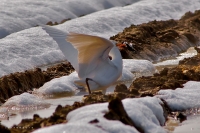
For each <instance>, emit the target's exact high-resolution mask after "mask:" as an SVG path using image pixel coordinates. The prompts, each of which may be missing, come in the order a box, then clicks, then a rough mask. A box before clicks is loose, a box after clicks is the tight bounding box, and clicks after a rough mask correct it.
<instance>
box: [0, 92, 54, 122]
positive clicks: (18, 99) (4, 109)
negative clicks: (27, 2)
mask: <svg viewBox="0 0 200 133" xmlns="http://www.w3.org/2000/svg"><path fill="white" fill-rule="evenodd" d="M49 106H50V104H49V103H47V102H44V101H43V99H42V98H40V97H37V96H35V95H33V94H29V93H27V92H25V93H22V94H20V95H15V96H13V97H11V98H9V99H8V100H7V101H6V102H5V103H4V104H3V105H2V106H0V119H3V118H2V117H1V116H3V117H8V116H9V113H12V112H24V111H30V110H38V109H44V108H48V107H49Z"/></svg>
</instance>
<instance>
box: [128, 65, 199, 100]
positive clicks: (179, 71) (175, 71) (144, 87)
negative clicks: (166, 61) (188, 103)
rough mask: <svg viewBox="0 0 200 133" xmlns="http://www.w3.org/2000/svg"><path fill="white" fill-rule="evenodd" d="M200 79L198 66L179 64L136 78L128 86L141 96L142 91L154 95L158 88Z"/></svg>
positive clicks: (173, 87) (174, 87) (176, 85)
mask: <svg viewBox="0 0 200 133" xmlns="http://www.w3.org/2000/svg"><path fill="white" fill-rule="evenodd" d="M190 80H193V81H200V66H193V67H191V66H187V65H179V66H177V67H173V68H165V69H163V70H162V71H161V72H160V73H159V74H155V75H154V76H149V77H140V78H137V79H136V80H135V81H133V83H132V84H131V86H130V88H129V89H130V90H138V92H139V93H140V94H141V96H142V95H143V94H144V93H147V94H148V95H150V96H151V95H155V94H156V93H157V92H158V91H159V90H160V89H176V88H182V87H183V84H184V83H186V82H187V81H190Z"/></svg>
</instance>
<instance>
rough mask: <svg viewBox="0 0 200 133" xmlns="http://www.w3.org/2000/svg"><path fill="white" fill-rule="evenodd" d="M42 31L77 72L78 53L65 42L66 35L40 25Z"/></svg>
mask: <svg viewBox="0 0 200 133" xmlns="http://www.w3.org/2000/svg"><path fill="white" fill-rule="evenodd" d="M41 26H42V29H44V30H45V31H46V32H47V33H48V34H49V35H50V36H51V37H52V38H53V39H54V40H55V41H56V42H57V44H58V46H59V48H60V50H61V51H62V53H63V54H64V55H65V57H66V58H67V60H68V61H69V62H70V63H71V64H72V66H73V67H74V69H75V70H76V72H78V71H79V65H78V51H77V50H76V49H75V48H74V46H72V44H71V43H69V42H67V41H66V36H67V35H68V34H67V33H65V32H63V31H61V30H58V29H55V28H53V27H50V26H46V25H41Z"/></svg>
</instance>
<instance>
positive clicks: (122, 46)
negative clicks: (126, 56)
mask: <svg viewBox="0 0 200 133" xmlns="http://www.w3.org/2000/svg"><path fill="white" fill-rule="evenodd" d="M116 45H117V47H118V48H119V50H122V49H124V48H126V47H127V46H126V44H122V43H118V44H116Z"/></svg>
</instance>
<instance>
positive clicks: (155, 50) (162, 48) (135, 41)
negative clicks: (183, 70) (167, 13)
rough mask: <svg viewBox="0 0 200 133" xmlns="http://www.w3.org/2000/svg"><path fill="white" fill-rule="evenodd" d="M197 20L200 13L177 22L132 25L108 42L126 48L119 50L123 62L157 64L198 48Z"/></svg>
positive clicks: (198, 23)
mask: <svg viewBox="0 0 200 133" xmlns="http://www.w3.org/2000/svg"><path fill="white" fill-rule="evenodd" d="M199 18H200V11H196V12H195V13H191V12H188V13H186V14H185V15H184V16H183V17H182V18H181V19H180V20H167V21H156V20H155V21H152V22H149V23H143V24H140V25H131V26H130V27H127V28H125V29H124V30H123V32H120V33H118V34H117V35H115V36H113V37H111V38H110V39H111V40H115V41H117V42H119V43H126V44H127V47H124V48H123V49H120V51H121V53H122V56H123V58H136V59H147V60H150V61H159V60H160V59H163V58H168V57H171V56H176V55H178V54H179V53H180V52H183V51H186V50H187V49H188V48H189V47H191V46H197V45H199V43H198V42H199V39H200V19H199ZM130 46H131V47H132V48H131V49H130Z"/></svg>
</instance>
